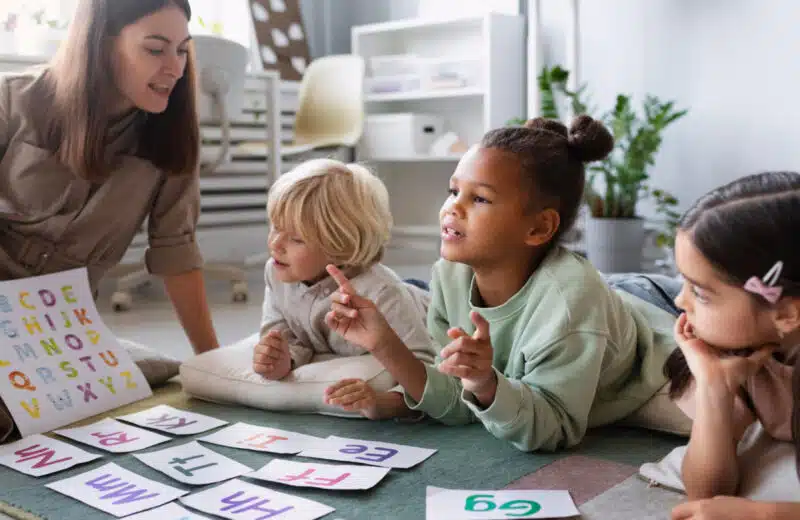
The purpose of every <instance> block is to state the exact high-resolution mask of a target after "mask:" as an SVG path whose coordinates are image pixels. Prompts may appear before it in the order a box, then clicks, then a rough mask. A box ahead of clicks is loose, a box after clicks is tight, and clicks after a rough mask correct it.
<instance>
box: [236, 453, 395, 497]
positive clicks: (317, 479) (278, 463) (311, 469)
mask: <svg viewBox="0 0 800 520" xmlns="http://www.w3.org/2000/svg"><path fill="white" fill-rule="evenodd" d="M389 471H391V468H378V467H374V466H359V465H355V464H322V463H316V462H314V463H309V462H295V461H293V460H282V459H273V460H272V461H270V463H269V464H267V465H266V466H264V467H263V468H261V469H260V470H258V471H256V472H253V473H248V474H247V475H245V476H246V477H248V478H254V479H258V480H266V481H267V482H276V483H278V484H286V485H287V486H295V487H313V488H320V489H349V490H352V489H369V488H371V487H374V486H375V485H376V484H377V483H378V482H380V481H381V480H382V479H383V477H385V476H386V474H387V473H389Z"/></svg>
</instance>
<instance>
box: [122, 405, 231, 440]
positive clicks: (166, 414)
mask: <svg viewBox="0 0 800 520" xmlns="http://www.w3.org/2000/svg"><path fill="white" fill-rule="evenodd" d="M117 419H120V420H123V421H127V422H129V423H133V424H138V425H139V426H144V427H145V428H152V429H154V430H160V431H163V432H167V433H171V434H172V435H194V434H196V433H203V432H205V431H208V430H213V429H214V428H219V427H220V426H224V425H226V424H228V422H227V421H223V420H221V419H217V418H215V417H209V416H207V415H202V414H199V413H194V412H187V411H186V410H178V409H177V408H173V407H171V406H167V405H165V404H160V405H158V406H154V407H152V408H150V409H147V410H144V411H141V412H137V413H132V414H130V415H122V416H119V417H117Z"/></svg>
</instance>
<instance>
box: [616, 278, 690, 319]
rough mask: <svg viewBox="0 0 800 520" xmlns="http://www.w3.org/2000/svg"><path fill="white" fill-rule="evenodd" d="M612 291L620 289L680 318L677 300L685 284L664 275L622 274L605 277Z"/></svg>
mask: <svg viewBox="0 0 800 520" xmlns="http://www.w3.org/2000/svg"><path fill="white" fill-rule="evenodd" d="M603 277H604V278H605V280H606V283H607V284H608V285H609V286H610V287H611V288H612V289H619V290H622V291H625V292H627V293H630V294H632V295H634V296H636V297H637V298H640V299H642V300H644V301H646V302H649V303H652V304H653V305H655V306H656V307H658V308H660V309H664V310H665V311H667V312H669V313H670V314H672V315H673V316H675V317H677V316H680V314H681V312H682V311H681V310H680V309H679V308H678V307H676V306H675V298H676V297H677V296H678V293H680V292H681V287H682V286H683V282H682V281H681V280H680V279H679V278H671V277H669V276H665V275H663V274H640V273H621V274H611V275H604V276H603Z"/></svg>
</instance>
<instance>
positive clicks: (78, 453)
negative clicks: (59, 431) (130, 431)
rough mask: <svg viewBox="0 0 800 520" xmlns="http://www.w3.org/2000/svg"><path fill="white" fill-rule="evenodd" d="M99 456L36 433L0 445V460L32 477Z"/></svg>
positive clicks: (47, 473) (3, 463)
mask: <svg viewBox="0 0 800 520" xmlns="http://www.w3.org/2000/svg"><path fill="white" fill-rule="evenodd" d="M98 458H100V455H95V454H93V453H89V452H86V451H83V450H82V449H80V448H76V447H75V446H73V445H71V444H67V443H66V442H61V441H59V440H56V439H51V438H50V437H47V436H45V435H38V434H37V435H31V436H30V437H25V438H24V439H22V440H19V441H17V442H12V443H11V444H5V445H0V464H2V465H3V466H8V467H9V468H11V469H13V470H15V471H19V472H20V473H26V474H28V475H31V476H34V477H41V476H43V475H49V474H51V473H56V472H58V471H62V470H65V469H68V468H71V467H72V466H75V465H77V464H83V463H85V462H90V461H93V460H95V459H98Z"/></svg>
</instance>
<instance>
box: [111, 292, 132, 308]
mask: <svg viewBox="0 0 800 520" xmlns="http://www.w3.org/2000/svg"><path fill="white" fill-rule="evenodd" d="M132 306H133V297H131V294H130V293H128V292H123V291H117V292H115V293H114V294H112V295H111V308H112V309H114V312H125V311H127V310H130V308H131V307H132Z"/></svg>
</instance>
